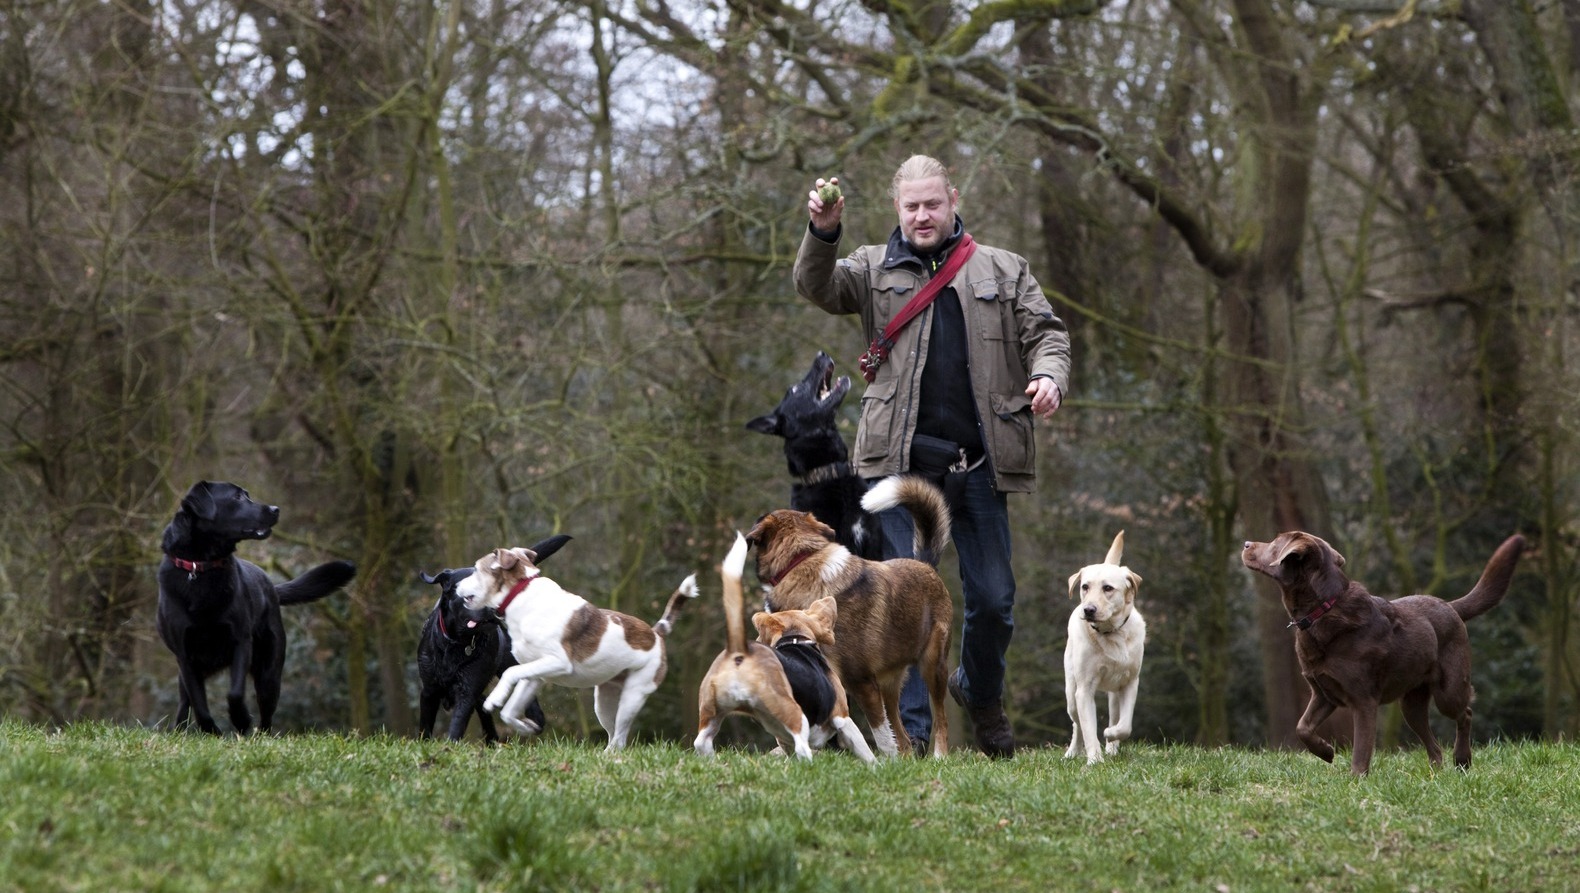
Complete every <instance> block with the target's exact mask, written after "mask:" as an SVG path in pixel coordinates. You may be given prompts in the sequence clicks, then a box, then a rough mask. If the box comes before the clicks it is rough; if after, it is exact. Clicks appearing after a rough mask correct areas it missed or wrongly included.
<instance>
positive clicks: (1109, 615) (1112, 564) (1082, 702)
mask: <svg viewBox="0 0 1580 893" xmlns="http://www.w3.org/2000/svg"><path fill="white" fill-rule="evenodd" d="M1124 551H1125V532H1124V531H1123V530H1121V531H1119V535H1118V536H1116V537H1114V543H1113V545H1111V546H1109V547H1108V557H1107V558H1104V559H1103V563H1102V564H1089V565H1087V566H1086V567H1083V568H1081V569H1080V570H1079V571H1076V572H1075V574H1074V575H1073V576H1071V577H1070V597H1071V598H1079V599H1080V600H1081V604H1080V606H1079V607H1077V608H1076V609H1075V611H1074V612H1073V613H1071V614H1070V640H1069V642H1068V643H1067V644H1066V645H1065V646H1064V701H1065V707H1066V709H1067V710H1068V711H1069V713H1070V722H1071V724H1072V725H1073V726H1074V729H1073V730H1072V731H1071V734H1070V747H1069V749H1068V750H1066V751H1065V752H1064V756H1065V758H1066V759H1068V758H1070V757H1073V756H1075V755H1076V754H1077V753H1079V752H1080V751H1081V750H1082V749H1083V746H1084V749H1085V751H1086V762H1087V763H1088V764H1090V763H1100V762H1102V760H1103V754H1102V751H1101V750H1100V749H1099V744H1100V743H1101V742H1100V741H1099V739H1098V734H1097V693H1098V692H1100V691H1102V692H1107V693H1108V722H1109V726H1108V728H1106V729H1104V730H1103V734H1102V737H1103V739H1105V740H1106V741H1107V744H1108V746H1107V750H1108V754H1109V755H1110V756H1112V755H1114V754H1116V753H1118V752H1119V742H1121V741H1123V740H1125V739H1126V738H1129V737H1130V724H1131V719H1132V717H1134V715H1135V711H1136V691H1137V690H1138V689H1139V688H1140V685H1141V653H1142V649H1143V646H1144V645H1145V644H1146V641H1147V622H1146V621H1145V620H1143V619H1141V612H1140V611H1138V610H1136V590H1138V589H1139V588H1140V587H1141V577H1140V575H1138V574H1137V573H1136V572H1135V571H1132V570H1131V569H1130V568H1128V567H1123V566H1122V565H1120V563H1119V562H1120V561H1121V560H1122V559H1123V557H1124Z"/></svg>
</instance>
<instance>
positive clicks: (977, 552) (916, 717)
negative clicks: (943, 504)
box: [868, 462, 1015, 740]
mask: <svg viewBox="0 0 1580 893" xmlns="http://www.w3.org/2000/svg"><path fill="white" fill-rule="evenodd" d="M868 483H869V484H872V483H876V481H869V482H868ZM955 489H956V488H949V490H950V491H954V490H955ZM949 496H950V499H949V511H950V515H951V516H952V517H951V529H952V530H953V535H954V543H955V552H956V553H957V555H958V556H959V559H960V583H961V589H962V597H963V599H964V601H965V626H964V628H963V629H962V630H961V633H960V675H961V689H962V690H963V692H964V694H965V696H966V701H967V702H969V703H971V704H974V705H979V706H987V705H990V704H993V703H996V702H998V701H999V700H1000V699H1001V698H1002V697H1003V695H1004V666H1005V660H1004V655H1005V654H1006V653H1007V652H1008V651H1009V640H1010V637H1011V636H1012V635H1014V632H1015V617H1014V613H1015V570H1014V567H1013V566H1012V565H1011V564H1010V535H1009V506H1008V501H1007V499H1006V498H1005V495H1004V494H1003V493H1000V492H999V491H997V490H995V489H993V472H992V471H991V470H990V469H989V468H988V465H987V463H986V462H983V463H982V464H980V465H978V466H977V467H976V468H975V469H972V470H971V471H968V472H966V474H965V481H964V486H962V487H959V488H958V492H949ZM878 520H879V522H880V523H881V524H882V525H883V537H884V540H885V546H884V557H885V558H909V557H911V554H912V548H911V547H912V542H913V540H914V537H915V534H914V533H913V532H912V526H911V513H910V512H908V511H906V510H905V509H904V508H893V509H889V510H888V511H885V512H880V513H879V514H878ZM900 721H901V722H902V723H904V724H905V733H906V734H907V735H910V736H911V737H912V738H919V739H922V740H927V739H929V738H930V737H931V736H932V731H933V712H932V705H931V702H930V700H929V698H928V694H927V685H926V684H925V683H924V682H922V678H921V674H919V673H917V672H916V670H915V668H914V667H913V668H912V670H911V672H909V673H907V674H906V675H905V687H904V688H903V689H901V691H900Z"/></svg>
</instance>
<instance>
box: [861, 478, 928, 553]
mask: <svg viewBox="0 0 1580 893" xmlns="http://www.w3.org/2000/svg"><path fill="white" fill-rule="evenodd" d="M899 505H903V506H905V507H906V508H907V509H909V510H910V512H911V518H912V520H913V521H915V527H916V542H915V545H914V551H915V552H916V557H917V558H918V559H920V560H922V561H925V562H927V563H928V564H933V565H936V564H937V563H938V559H939V558H941V557H942V556H943V554H944V547H945V546H947V545H949V503H948V501H947V500H945V499H944V493H943V491H942V490H940V489H938V488H937V487H936V486H934V485H933V483H932V482H931V481H929V480H927V479H926V478H924V477H919V476H917V475H914V474H897V475H894V476H892V477H886V478H884V479H883V480H881V481H879V482H878V483H877V484H875V485H874V486H873V488H872V489H871V490H868V491H867V494H866V495H865V496H863V497H861V507H862V508H864V509H866V510H867V511H869V512H881V511H884V510H885V509H892V508H894V507H895V506H899Z"/></svg>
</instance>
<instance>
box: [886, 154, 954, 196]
mask: <svg viewBox="0 0 1580 893" xmlns="http://www.w3.org/2000/svg"><path fill="white" fill-rule="evenodd" d="M931 177H942V178H943V179H944V192H946V193H948V194H949V195H954V193H955V184H953V183H951V182H950V181H949V168H947V167H944V163H943V162H942V161H939V160H938V159H936V158H933V157H932V156H930V155H912V156H911V157H910V158H907V159H905V161H904V162H903V163H902V164H901V165H900V169H899V170H897V171H895V172H894V180H893V181H892V182H890V183H889V198H899V197H900V184H901V183H906V182H909V181H913V180H926V179H929V178H931Z"/></svg>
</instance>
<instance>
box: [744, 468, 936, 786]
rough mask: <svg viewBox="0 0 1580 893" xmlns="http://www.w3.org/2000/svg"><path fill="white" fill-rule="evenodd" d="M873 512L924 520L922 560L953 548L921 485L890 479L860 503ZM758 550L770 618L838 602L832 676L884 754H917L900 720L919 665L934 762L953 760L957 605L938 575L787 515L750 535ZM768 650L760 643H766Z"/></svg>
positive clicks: (919, 526)
mask: <svg viewBox="0 0 1580 893" xmlns="http://www.w3.org/2000/svg"><path fill="white" fill-rule="evenodd" d="M862 505H863V507H865V508H866V509H867V510H868V511H881V510H883V509H885V508H889V507H892V506H894V505H904V506H906V507H907V508H908V509H910V511H911V515H912V517H913V518H915V520H916V540H917V542H916V551H917V554H932V555H937V554H939V553H941V552H942V551H943V548H944V546H945V545H947V544H948V542H949V507H948V505H947V504H946V503H945V502H944V495H943V493H941V492H940V491H939V490H938V488H937V487H935V486H933V485H932V484H930V483H928V482H927V481H926V480H924V479H922V478H919V477H913V476H904V475H902V476H899V477H892V478H888V479H885V480H884V481H882V482H881V483H879V484H878V485H877V486H876V487H874V488H873V489H872V490H870V491H868V493H867V495H866V497H864V498H863V500H862ZM746 540H747V542H749V543H751V544H752V545H754V546H756V547H757V576H758V577H759V578H760V579H761V580H762V581H763V582H764V583H767V584H768V585H769V586H772V587H773V592H772V593H771V594H770V595H769V596H768V603H769V607H770V609H771V610H774V611H785V610H807V609H809V608H810V607H811V606H812V604H813V603H814V602H816V601H817V600H818V599H820V598H824V597H826V596H833V597H834V600H835V601H836V602H837V603H838V605H839V612H838V619H837V620H836V622H835V624H834V648H833V653H832V657H833V662H834V670H835V672H837V673H838V674H839V678H840V679H841V680H843V681H844V683H845V688H846V690H848V691H850V692H851V693H853V694H854V695H855V697H856V700H857V702H858V703H859V704H861V709H862V711H863V712H865V713H866V714H867V723H868V724H869V725H870V726H871V727H872V739H873V741H874V743H875V744H876V745H877V749H878V751H879V752H880V753H883V754H885V755H887V756H897V755H899V754H900V753H906V754H909V753H911V742H910V738H909V737H908V736H907V735H906V734H905V728H904V726H903V725H902V724H901V723H900V721H899V716H900V684H901V682H903V681H904V679H905V672H906V670H907V668H909V667H910V666H911V665H912V664H916V666H917V668H918V669H919V670H920V671H921V673H922V678H923V681H925V682H926V684H927V691H928V694H929V695H930V696H931V702H932V711H933V737H932V754H933V756H935V757H941V756H944V755H945V754H947V753H948V752H949V720H948V715H947V714H946V713H945V712H944V697H945V692H946V691H947V688H946V686H947V685H948V675H949V670H948V667H947V666H946V661H947V660H948V657H949V636H950V624H951V623H952V622H953V621H954V603H953V602H952V601H951V600H950V597H949V589H948V587H946V586H945V585H944V581H943V579H942V578H941V577H939V576H938V571H936V570H934V569H933V567H932V566H931V565H929V564H927V563H925V562H921V561H916V560H914V559H910V558H894V559H890V560H888V561H868V560H866V559H864V558H858V557H857V556H855V555H853V554H851V552H850V550H849V549H846V548H845V547H844V546H841V545H839V544H838V543H836V542H835V541H834V531H833V529H832V528H830V527H829V526H828V525H826V524H824V523H822V522H821V521H819V520H817V519H816V518H814V517H812V516H811V515H809V514H807V513H806V512H798V511H794V510H793V509H779V510H777V511H773V512H769V513H768V514H767V515H764V516H763V518H762V520H760V521H758V522H757V525H756V526H755V527H753V528H752V529H751V531H750V532H749V533H747V534H746ZM759 641H762V639H759Z"/></svg>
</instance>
